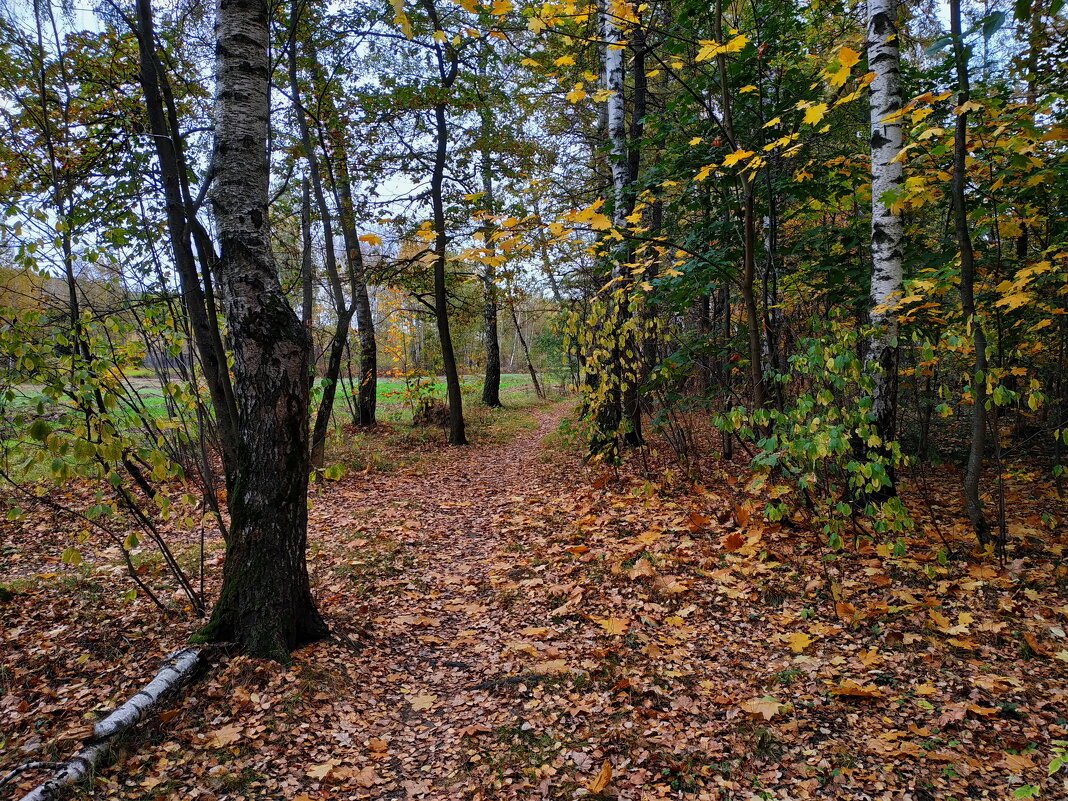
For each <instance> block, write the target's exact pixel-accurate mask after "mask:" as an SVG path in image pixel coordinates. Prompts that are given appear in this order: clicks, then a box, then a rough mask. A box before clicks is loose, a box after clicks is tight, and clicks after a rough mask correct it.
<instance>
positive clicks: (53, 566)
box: [0, 405, 1068, 801]
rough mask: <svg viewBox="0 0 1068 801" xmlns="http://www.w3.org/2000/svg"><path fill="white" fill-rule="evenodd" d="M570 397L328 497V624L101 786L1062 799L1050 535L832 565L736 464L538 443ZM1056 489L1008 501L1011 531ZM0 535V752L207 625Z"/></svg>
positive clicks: (407, 794)
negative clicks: (692, 478)
mask: <svg viewBox="0 0 1068 801" xmlns="http://www.w3.org/2000/svg"><path fill="white" fill-rule="evenodd" d="M565 411H566V406H564V405H556V406H553V407H547V408H542V409H538V410H535V411H533V412H532V414H534V415H535V416H536V422H537V428H536V430H533V431H530V432H528V433H525V434H522V435H520V436H519V437H518V438H517V439H516V440H515V441H513V442H511V443H507V444H503V445H502V444H496V445H484V446H481V445H480V446H475V447H472V448H470V449H468V450H455V451H447V452H445V453H443V454H442V455H441V456H440V458H434V459H429V460H426V461H425V462H422V463H420V465H418V466H416V467H414V468H411V469H408V470H402V471H396V472H393V473H375V472H366V473H361V474H357V475H353V476H349V477H346V478H344V479H342V480H341V481H338V482H331V483H329V484H327V485H324V486H321V487H319V488H317V489H315V490H314V491H313V492H314V495H313V498H312V500H311V511H310V523H309V541H310V543H311V549H310V551H309V569H310V571H311V574H312V580H313V585H314V587H315V592H316V597H317V599H318V600H319V603H320V605H321V608H322V611H323V613H324V614H325V615H326V617H327V618H328V620H329V621H330V624H331V626H332V627H333V629H334V630H335V631H337V632H339V633H341V634H343V635H345V636H344V638H342V639H339V640H331V641H327V642H322V643H317V644H315V645H312V646H310V647H308V648H305V649H303V650H301V651H299V652H297V653H296V654H294V657H293V662H292V664H291V665H289V666H287V667H283V666H280V665H276V664H273V663H264V662H258V661H254V660H249V659H246V658H244V657H222V658H220V659H219V661H218V662H217V663H216V665H215V666H214V667H213V669H212V670H211V671H210V672H209V673H208V675H207V676H205V677H204V678H203V679H202V680H201V681H200V682H199V683H197V684H196V685H194V686H192V687H191V688H188V689H187V691H186V692H185V694H184V695H183V696H182V697H181V698H178V699H175V700H174V701H173V702H172V704H171V706H170V707H169V708H167V709H166V710H165V711H164V712H163V713H162V715H160V716H159V718H158V719H157V720H155V721H154V722H152V723H150V724H149V725H148V726H146V727H145V728H144V729H143V730H142V731H141V732H140V733H139V734H138V735H137V736H136V737H134V738H133V739H132V740H131V741H128V742H126V743H124V744H123V745H122V746H121V747H120V750H119V753H118V755H117V756H118V758H117V763H116V764H115V765H113V766H112V767H110V768H108V769H107V770H106V771H104V772H103V773H102V774H101V775H100V776H98V777H97V781H96V783H95V786H94V788H93V793H92V796H93V797H97V798H124V799H201V800H202V801H222V799H242V798H246V799H252V798H292V799H298V800H299V801H310V800H311V799H404V798H413V799H497V798H517V799H518V798H524V799H526V798H544V799H549V798H561V799H562V798H580V797H614V798H620V799H654V798H680V799H681V798H697V799H702V798H707V799H713V798H724V797H726V798H739V799H749V798H784V799H786V798H791V799H792V798H824V797H843V798H858V797H864V798H873V799H904V798H950V797H1005V796H1008V795H1010V794H1012V793H1014V792H1020V791H1021V790H1027V789H1028V788H1031V787H1034V788H1036V791H1037V792H1040V794H1042V795H1043V796H1045V797H1050V798H1056V797H1064V793H1065V787H1064V785H1063V781H1064V780H1063V778H1062V777H1061V776H1057V775H1054V776H1048V777H1047V775H1046V773H1047V770H1046V765H1047V764H1048V762H1049V761H1050V758H1051V748H1052V741H1053V740H1057V739H1065V737H1066V736H1068V731H1066V720H1065V718H1066V716H1068V709H1066V703H1065V702H1066V700H1068V686H1066V683H1065V680H1064V679H1065V668H1066V665H1068V650H1066V643H1065V635H1064V627H1065V622H1066V618H1068V604H1066V598H1065V588H1066V581H1068V570H1066V567H1065V562H1064V558H1063V557H1064V546H1065V542H1064V530H1063V527H1060V528H1057V529H1053V530H1049V529H1048V528H1047V530H1045V531H1042V532H1041V534H1042V536H1041V538H1037V537H1034V536H1030V535H1029V536H1028V537H1026V538H1020V539H1019V541H1018V542H1017V543H1016V545H1017V547H1016V551H1015V553H1014V557H1015V558H1014V559H1013V561H1011V562H1010V563H1008V564H1007V565H1006V566H1005V567H1000V566H998V565H996V564H994V563H992V562H989V561H980V560H978V559H977V558H972V559H960V560H956V561H949V562H948V563H945V564H943V563H942V562H943V561H944V560H939V559H938V558H937V556H936V551H934V550H932V549H931V547H930V543H931V541H932V540H933V539H934V538H933V537H931V536H930V535H926V534H924V533H923V531H922V530H918V531H917V532H916V536H915V537H914V539H913V540H911V541H909V542H907V543H906V545H907V548H906V550H905V555H904V556H897V557H895V556H893V555H891V553H890V552H889V551H887V549H885V548H882V547H879V543H871V542H866V541H861V542H859V543H857V544H856V546H855V547H853V548H851V549H849V550H848V551H847V552H844V553H842V554H840V555H839V557H838V558H836V559H835V560H833V561H828V560H827V559H826V556H827V552H826V549H824V548H822V547H820V546H819V545H818V541H817V539H816V537H815V535H813V534H811V533H808V532H805V531H799V530H797V527H796V526H791V525H787V524H767V523H764V522H763V521H762V519H761V515H760V514H759V513H758V512H756V511H755V509H756V508H757V506H756V505H755V504H756V501H757V500H758V499H756V498H754V497H751V496H749V495H748V494H747V493H746V492H745V491H744V490H742V489H740V487H741V486H742V485H741V483H740V482H738V481H737V479H736V478H735V477H734V476H731V475H729V474H728V473H727V472H726V469H725V468H723V467H721V468H718V469H717V470H715V471H709V476H710V479H709V480H706V482H705V483H703V484H693V483H680V482H679V481H677V480H673V479H671V478H670V477H669V476H668V474H667V473H666V472H665V471H664V469H663V466H662V465H659V466H658V465H657V464H656V462H655V459H654V460H653V462H652V464H651V466H650V464H649V463H648V462H646V463H645V464H639V463H638V462H639V460H634V461H635V464H634V465H632V466H628V467H625V468H622V469H621V470H620V471H619V472H618V473H610V472H606V471H605V469H604V468H603V467H594V466H590V465H586V464H584V463H583V462H582V461H581V459H580V458H579V457H578V455H577V454H575V453H573V452H571V451H569V450H567V449H561V448H559V447H556V446H543V445H541V444H540V443H542V440H543V438H545V437H546V435H547V434H549V433H551V432H552V431H554V430H555V428H556V426H557V424H558V422H559V419H560V417H561V415H562V414H563V413H564V412H565ZM546 441H547V442H548V440H546ZM728 467H729V466H728ZM954 490H955V486H952V487H951V486H949V485H947V489H946V495H947V497H951V496H952V493H953V491H954ZM1043 491H1044V490H1043V489H1042V488H1041V487H1034V486H1032V487H1030V488H1029V489H1028V488H1021V489H1020V490H1019V492H1020V500H1021V502H1020V504H1018V505H1017V506H1016V508H1017V509H1018V510H1019V513H1020V514H1022V515H1024V518H1025V522H1026V523H1027V525H1026V526H1025V527H1024V530H1026V531H1029V532H1034V531H1035V530H1037V528H1038V527H1039V525H1040V524H1039V523H1037V522H1036V520H1037V516H1038V515H1039V514H1040V512H1039V511H1038V510H1039V509H1040V508H1041V509H1046V508H1048V504H1049V499H1048V497H1045V496H1044V495H1043V494H1042V493H1043ZM906 500H909V499H908V498H906ZM913 500H914V499H913ZM1061 511H1063V510H1061ZM1061 519H1063V516H1062V518H1061ZM49 523H51V526H50V527H49ZM4 525H5V530H4V533H5V543H6V548H5V554H6V559H5V561H4V562H3V569H4V571H5V573H4V575H3V577H2V579H3V581H4V582H5V585H4V586H5V587H12V588H13V589H11V590H6V591H5V592H6V595H5V597H4V599H3V602H2V603H0V612H2V621H3V632H2V635H0V637H2V639H0V647H2V653H3V668H2V672H0V737H2V738H3V749H2V755H0V767H2V768H3V769H4V770H5V771H6V770H7V769H10V768H11V767H13V766H14V765H16V764H19V763H21V762H24V761H27V760H33V759H54V758H61V757H63V756H64V755H66V754H69V753H70V752H72V751H73V750H74V749H75V747H76V746H77V744H78V742H79V740H80V739H81V738H84V736H85V734H86V732H87V730H88V726H89V725H90V724H91V723H92V720H93V719H95V717H96V716H97V714H98V713H100V712H101V711H103V710H106V709H107V708H108V707H109V706H111V705H114V704H115V703H117V702H119V701H121V700H123V699H124V698H125V697H126V696H128V695H129V694H130V693H131V692H132V691H134V690H135V689H136V687H137V686H138V685H139V684H140V683H141V682H143V680H144V678H145V677H146V676H147V675H149V674H150V673H151V672H152V670H153V669H154V665H155V664H156V663H157V662H158V660H159V659H160V658H161V657H162V656H163V655H164V654H166V653H167V652H169V651H171V650H174V649H175V648H177V647H179V646H180V645H181V644H182V643H183V642H184V640H185V639H186V637H187V636H188V635H189V633H191V631H192V630H193V629H194V628H195V623H194V622H186V623H182V624H180V625H178V624H175V623H174V622H173V621H172V622H167V621H160V620H159V618H158V614H157V613H156V612H155V611H154V610H153V609H152V608H151V607H150V605H149V604H148V603H147V602H146V601H144V600H142V599H138V600H135V601H134V602H130V603H122V602H120V601H119V600H118V599H117V598H115V597H113V596H115V595H116V593H114V592H113V589H114V588H113V587H109V586H107V585H105V584H103V583H102V581H100V580H97V579H95V578H94V572H93V571H94V570H99V571H104V570H105V569H110V568H109V567H108V562H107V560H106V558H105V557H106V554H92V553H87V555H86V561H87V562H88V563H89V564H88V565H83V566H78V567H74V566H69V565H61V564H59V560H58V558H56V557H54V556H53V554H56V553H59V551H60V550H62V548H61V547H60V548H59V549H58V550H57V549H56V548H55V547H54V546H57V545H62V537H61V536H59V535H58V534H56V533H55V532H53V531H52V530H51V529H55V528H56V522H55V521H49V520H47V518H42V517H41V516H36V517H35V516H34V515H33V514H30V515H28V517H27V519H26V520H24V521H22V522H20V523H17V524H16V523H10V522H9V523H5V524H4ZM945 528H946V526H945V524H944V523H943V525H942V530H943V535H945ZM965 536H966V532H965V529H964V526H963V524H962V525H961V526H960V541H961V543H963V542H964V538H965ZM220 562H221V560H220V558H219V554H218V553H214V554H213V556H212V558H211V559H209V566H210V567H211V568H212V570H211V572H210V573H209V580H210V581H214V580H217V573H218V567H219V564H220ZM94 565H95V567H94ZM42 576H43V578H42ZM22 779H23V782H22V784H21V785H18V782H15V783H14V784H15V785H17V789H16V797H17V790H18V789H25V788H27V787H29V786H30V785H31V784H32V783H34V777H33V776H30V775H27V776H25V777H22ZM7 789H8V790H10V789H11V788H10V787H9V788H7Z"/></svg>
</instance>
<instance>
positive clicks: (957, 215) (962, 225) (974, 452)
mask: <svg viewBox="0 0 1068 801" xmlns="http://www.w3.org/2000/svg"><path fill="white" fill-rule="evenodd" d="M949 21H950V31H951V33H952V35H953V58H954V61H955V62H956V69H957V105H958V106H963V105H964V104H965V103H967V102H968V98H969V97H970V96H971V89H970V87H969V82H968V51H967V49H966V48H965V46H964V37H963V34H962V33H961V24H960V0H950V3H949ZM967 154H968V112H967V111H964V112H962V113H960V114H957V125H956V129H955V131H954V135H953V183H952V187H953V189H952V191H953V222H954V227H955V229H956V233H957V247H958V249H959V250H960V305H961V311H962V312H963V313H964V321H965V323H966V324H967V325H968V326H970V327H971V330H972V346H973V348H974V350H975V369H974V371H973V373H972V381H971V384H972V440H971V443H970V445H969V448H968V463H967V467H966V468H965V472H964V506H965V508H966V509H967V511H968V519H969V520H970V521H971V524H972V529H973V530H974V531H975V537H976V539H977V540H979V544H980V545H986V543H987V541H988V540H989V538H990V524H989V523H988V522H987V519H986V515H985V514H984V513H983V502H982V500H981V499H980V497H979V482H980V478H981V476H982V472H983V454H984V452H985V451H986V332H985V331H984V330H983V323H982V320H981V319H980V318H979V317H977V316H976V313H975V253H974V251H973V250H972V238H971V232H970V231H969V230H968V207H967V205H966V200H967V198H966V197H965V191H964V187H965V185H966V183H967V181H968V175H967V170H966V167H967V165H966V157H967Z"/></svg>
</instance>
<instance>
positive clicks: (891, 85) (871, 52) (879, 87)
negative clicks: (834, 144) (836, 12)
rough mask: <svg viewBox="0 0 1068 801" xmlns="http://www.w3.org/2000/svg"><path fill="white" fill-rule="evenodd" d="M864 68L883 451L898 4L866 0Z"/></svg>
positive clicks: (890, 342) (889, 421)
mask: <svg viewBox="0 0 1068 801" xmlns="http://www.w3.org/2000/svg"><path fill="white" fill-rule="evenodd" d="M868 67H869V69H870V70H871V71H872V72H873V73H874V74H875V78H874V80H873V81H872V82H871V88H870V93H869V103H870V111H871V262H872V266H871V294H870V301H871V323H872V325H873V326H874V328H875V333H874V334H873V335H872V338H871V340H870V342H869V343H868V347H869V352H868V360H869V369H870V370H871V380H872V413H873V414H874V415H875V427H876V431H877V432H878V434H879V437H880V439H881V440H882V442H883V446H882V447H885V445H886V443H888V442H889V441H890V440H892V439H893V438H894V435H895V418H896V412H897V329H898V325H897V313H896V311H895V309H894V305H895V303H896V301H897V300H898V299H899V298H900V297H901V282H902V271H901V240H902V233H903V226H902V220H901V212H900V211H895V210H894V207H893V203H894V195H895V194H896V193H897V192H898V191H900V189H901V185H902V182H903V176H902V164H901V161H900V160H899V159H898V156H899V154H900V153H901V119H900V117H899V116H898V112H899V111H900V110H901V86H900V69H901V58H900V51H899V44H898V33H897V0H868Z"/></svg>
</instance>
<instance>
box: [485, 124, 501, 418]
mask: <svg viewBox="0 0 1068 801" xmlns="http://www.w3.org/2000/svg"><path fill="white" fill-rule="evenodd" d="M488 118H489V112H488V111H485V110H484V111H483V113H482V130H481V132H480V136H481V139H482V191H483V193H484V197H483V201H484V202H483V208H484V209H485V213H486V215H487V217H486V224H485V225H484V226H483V227H482V234H483V237H484V240H483V244H484V245H485V247H486V250H487V251H488V252H489V254H490V257H491V258H492V257H493V255H494V253H493V251H494V247H493V229H494V225H493V219H492V217H493V214H494V212H495V209H494V203H493V171H492V167H491V164H490V156H489V141H488V137H489V136H490V120H489V119H488ZM482 323H483V326H484V329H485V335H486V376H485V380H484V381H483V382H482V403H484V404H485V405H486V406H491V407H497V406H500V405H501V341H500V338H499V337H498V335H497V276H496V269H495V268H494V266H493V263H492V262H489V263H487V264H485V265H483V268H482Z"/></svg>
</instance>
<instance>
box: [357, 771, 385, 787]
mask: <svg viewBox="0 0 1068 801" xmlns="http://www.w3.org/2000/svg"><path fill="white" fill-rule="evenodd" d="M352 780H353V781H354V782H356V784H358V785H360V787H373V786H374V785H376V784H378V782H379V781H380V779H379V778H378V774H377V773H375V771H374V768H371V767H367V768H364V769H363V770H361V771H359V772H358V773H356V774H355V775H353V777H352Z"/></svg>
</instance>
